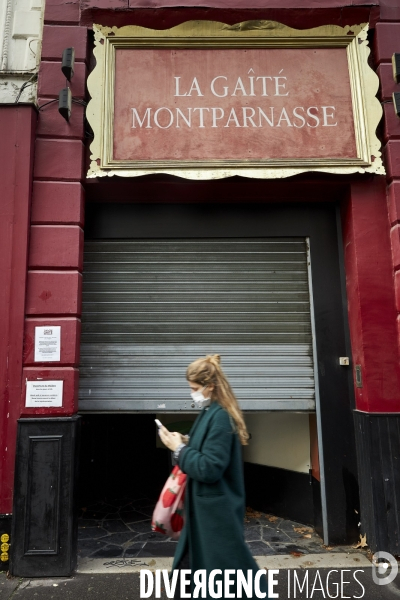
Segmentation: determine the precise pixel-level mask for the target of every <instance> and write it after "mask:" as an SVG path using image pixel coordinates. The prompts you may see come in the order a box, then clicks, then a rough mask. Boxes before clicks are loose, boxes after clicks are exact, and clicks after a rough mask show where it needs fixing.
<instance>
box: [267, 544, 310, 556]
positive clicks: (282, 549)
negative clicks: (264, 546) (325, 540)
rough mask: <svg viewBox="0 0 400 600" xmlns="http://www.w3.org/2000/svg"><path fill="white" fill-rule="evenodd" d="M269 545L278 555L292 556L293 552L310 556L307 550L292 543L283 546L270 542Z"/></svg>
mask: <svg viewBox="0 0 400 600" xmlns="http://www.w3.org/2000/svg"><path fill="white" fill-rule="evenodd" d="M268 545H269V546H270V547H271V548H272V549H273V550H274V551H275V553H276V554H290V553H291V552H295V553H301V554H309V552H308V550H307V548H305V547H304V546H298V545H297V544H291V543H290V541H289V543H287V544H282V543H281V542H268Z"/></svg>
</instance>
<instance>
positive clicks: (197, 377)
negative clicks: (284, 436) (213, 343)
mask: <svg viewBox="0 0 400 600" xmlns="http://www.w3.org/2000/svg"><path fill="white" fill-rule="evenodd" d="M220 363H221V357H220V355H219V354H213V355H208V356H206V357H204V358H198V359H197V360H195V361H194V362H192V363H191V364H190V365H189V366H188V368H187V370H186V379H187V380H188V381H189V382H192V383H197V384H199V385H202V386H203V387H205V386H207V385H210V384H212V385H214V390H213V391H212V394H211V401H212V402H218V404H220V405H221V406H222V407H223V408H225V409H226V411H227V412H228V413H229V414H230V415H231V417H232V418H233V420H234V422H235V424H236V428H237V433H238V436H239V440H240V443H241V444H242V445H243V446H247V443H248V442H247V440H248V439H249V437H250V436H249V434H248V433H247V428H246V424H245V422H244V419H243V414H242V411H241V410H240V408H239V405H238V401H237V400H236V396H235V394H234V393H233V390H232V388H231V386H230V383H229V381H228V380H227V378H226V375H225V373H224V372H223V370H222V369H221V365H220Z"/></svg>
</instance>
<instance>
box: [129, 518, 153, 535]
mask: <svg viewBox="0 0 400 600" xmlns="http://www.w3.org/2000/svg"><path fill="white" fill-rule="evenodd" d="M129 529H131V530H132V531H135V532H136V533H149V531H151V521H150V519H147V520H146V521H136V523H130V525H129Z"/></svg>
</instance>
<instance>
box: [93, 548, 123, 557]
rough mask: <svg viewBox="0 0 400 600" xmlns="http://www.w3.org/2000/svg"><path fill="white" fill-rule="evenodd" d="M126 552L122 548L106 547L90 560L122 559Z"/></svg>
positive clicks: (95, 553)
mask: <svg viewBox="0 0 400 600" xmlns="http://www.w3.org/2000/svg"><path fill="white" fill-rule="evenodd" d="M123 555H124V550H123V548H122V547H121V546H111V545H110V546H104V547H103V548H100V549H99V550H97V551H96V552H93V554H91V555H90V558H122V557H123Z"/></svg>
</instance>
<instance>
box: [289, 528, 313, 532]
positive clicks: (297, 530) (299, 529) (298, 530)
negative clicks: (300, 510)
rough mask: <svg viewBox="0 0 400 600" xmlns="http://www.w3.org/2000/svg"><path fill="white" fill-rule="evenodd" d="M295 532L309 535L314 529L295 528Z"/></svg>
mask: <svg viewBox="0 0 400 600" xmlns="http://www.w3.org/2000/svg"><path fill="white" fill-rule="evenodd" d="M293 531H296V532H297V533H307V532H308V531H312V527H293Z"/></svg>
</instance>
